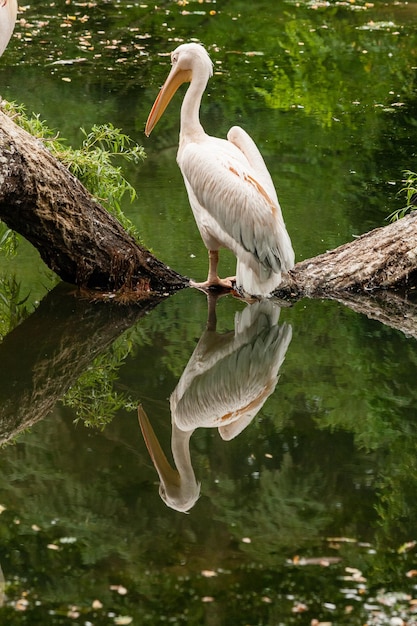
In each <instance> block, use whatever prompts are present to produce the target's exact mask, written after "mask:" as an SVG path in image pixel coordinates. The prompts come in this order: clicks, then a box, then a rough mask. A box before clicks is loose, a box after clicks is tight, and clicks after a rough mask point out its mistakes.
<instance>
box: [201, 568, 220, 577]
mask: <svg viewBox="0 0 417 626" xmlns="http://www.w3.org/2000/svg"><path fill="white" fill-rule="evenodd" d="M201 575H202V576H204V577H205V578H212V577H213V576H217V572H215V571H214V570H211V569H203V571H202V572H201Z"/></svg>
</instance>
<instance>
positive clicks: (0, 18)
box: [0, 0, 17, 56]
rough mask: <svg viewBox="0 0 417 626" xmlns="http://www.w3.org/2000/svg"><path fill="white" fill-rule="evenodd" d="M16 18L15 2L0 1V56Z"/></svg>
mask: <svg viewBox="0 0 417 626" xmlns="http://www.w3.org/2000/svg"><path fill="white" fill-rule="evenodd" d="M16 16H17V2H16V0H0V56H1V55H2V54H3V52H4V51H5V49H6V47H7V44H8V43H9V39H10V37H11V36H12V33H13V29H14V25H15V23H16Z"/></svg>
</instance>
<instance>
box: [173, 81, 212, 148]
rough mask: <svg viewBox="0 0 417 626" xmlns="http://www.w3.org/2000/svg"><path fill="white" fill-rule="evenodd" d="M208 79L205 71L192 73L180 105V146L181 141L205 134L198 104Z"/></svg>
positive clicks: (195, 138) (194, 138)
mask: <svg viewBox="0 0 417 626" xmlns="http://www.w3.org/2000/svg"><path fill="white" fill-rule="evenodd" d="M208 79H209V76H208V74H207V73H201V74H199V73H198V72H195V73H193V77H192V79H191V82H190V86H189V87H188V89H187V92H186V94H185V96H184V100H183V103H182V106H181V129H180V146H181V143H183V142H186V141H190V140H194V141H195V140H198V138H199V137H203V136H204V135H205V132H204V129H203V127H202V125H201V123H200V105H201V99H202V97H203V93H204V90H205V88H206V86H207V81H208Z"/></svg>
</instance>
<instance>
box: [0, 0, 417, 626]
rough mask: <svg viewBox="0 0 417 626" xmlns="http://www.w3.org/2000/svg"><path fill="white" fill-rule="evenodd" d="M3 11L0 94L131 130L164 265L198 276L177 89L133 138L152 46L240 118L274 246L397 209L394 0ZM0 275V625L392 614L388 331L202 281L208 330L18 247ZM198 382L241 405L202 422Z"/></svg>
mask: <svg viewBox="0 0 417 626" xmlns="http://www.w3.org/2000/svg"><path fill="white" fill-rule="evenodd" d="M20 17H21V21H20V23H19V24H18V25H17V27H16V32H15V37H14V38H13V40H12V43H11V45H10V47H9V49H8V51H7V52H6V54H5V55H4V57H3V58H2V60H1V67H0V84H1V93H2V96H3V97H4V98H7V99H9V100H15V101H17V102H23V103H25V105H26V106H27V109H28V111H35V112H36V113H39V114H40V116H41V118H44V119H47V121H48V123H49V125H50V126H51V127H52V128H56V129H58V130H59V131H60V133H62V135H64V136H65V137H66V138H68V141H69V142H70V143H71V144H73V145H77V142H79V141H80V137H81V133H80V131H79V128H80V127H84V128H86V129H87V130H88V129H89V128H90V127H91V125H92V124H94V123H105V122H112V123H113V124H114V125H115V126H117V127H119V128H122V129H123V131H124V132H126V133H127V134H128V135H130V136H131V137H132V138H133V139H134V140H136V141H138V142H139V143H141V144H143V145H144V146H145V148H146V151H147V155H148V158H147V160H146V162H145V163H144V164H143V166H141V167H139V168H136V169H135V170H133V168H132V169H131V170H129V169H127V170H126V176H127V177H128V178H129V180H130V181H131V182H132V184H133V185H134V186H135V188H136V189H137V191H138V199H137V200H136V201H135V202H134V203H133V204H132V205H128V206H126V211H127V213H128V214H129V217H130V218H131V219H132V221H133V222H134V223H135V225H136V226H137V227H138V229H139V231H140V232H141V234H142V236H143V238H144V241H145V242H146V244H147V245H148V246H149V247H151V248H152V249H153V251H154V252H155V254H156V255H157V256H159V257H160V258H161V259H163V260H164V261H165V262H166V263H168V264H169V265H171V266H172V267H174V268H175V269H177V270H178V271H180V272H182V273H183V274H184V275H187V276H192V277H193V278H197V279H202V278H204V276H205V273H206V270H207V258H206V256H207V255H206V251H205V249H204V246H203V244H202V242H201V241H200V238H199V235H198V232H197V229H196V227H195V224H194V222H193V218H192V215H191V211H190V209H189V207H188V201H187V198H186V193H185V190H184V187H183V182H182V179H181V174H180V172H179V171H178V168H177V166H176V164H175V153H176V146H177V138H178V119H179V115H178V114H179V104H180V96H178V97H177V99H176V100H174V101H173V103H172V104H171V106H170V108H169V109H168V111H167V113H166V115H165V116H164V119H163V120H161V122H160V124H159V125H158V127H157V129H155V131H154V133H153V134H152V137H151V138H150V139H146V138H145V137H144V135H143V127H144V123H145V120H146V117H147V114H148V112H149V109H150V107H151V105H152V102H153V99H154V98H155V96H156V93H157V91H158V87H159V86H160V85H161V84H162V82H163V80H164V78H165V76H166V74H167V72H168V69H169V57H167V56H166V53H168V52H169V51H170V50H171V49H172V48H173V47H175V46H176V45H177V42H178V41H183V40H185V41H187V40H189V39H191V38H197V39H198V40H201V41H202V42H203V43H204V44H205V45H206V46H207V47H208V48H209V50H210V53H211V56H212V58H213V60H214V62H215V68H216V71H215V75H214V77H213V79H212V80H211V82H210V84H209V87H208V90H207V93H206V97H205V99H204V101H203V110H202V120H203V123H204V126H205V128H206V129H207V131H208V132H211V133H212V134H216V135H218V136H224V135H225V134H226V132H227V130H228V128H229V127H230V126H231V125H232V124H234V123H239V124H241V125H242V126H244V127H245V128H246V130H248V131H249V132H250V134H251V135H252V136H253V137H254V139H255V141H256V142H257V144H258V145H259V147H260V148H261V150H262V152H263V154H264V155H265V159H266V161H267V164H268V167H269V169H270V171H271V174H272V177H273V179H274V181H275V183H276V186H277V189H278V195H279V198H280V201H281V205H282V209H283V213H284V216H285V220H286V224H287V228H288V231H289V233H290V235H291V237H292V241H293V245H294V248H295V251H296V256H297V260H301V259H304V258H308V257H310V256H313V255H315V254H318V253H320V252H322V251H324V250H326V249H330V248H333V247H335V246H336V245H339V244H341V243H343V242H345V241H349V240H351V239H352V237H354V236H355V235H358V234H360V233H362V232H365V231H366V230H368V229H370V228H372V227H375V226H379V225H382V224H384V222H385V218H386V216H387V215H388V214H389V213H390V212H392V211H393V210H394V209H396V208H398V207H400V206H402V205H403V204H404V201H403V200H401V199H399V198H398V196H397V193H398V191H399V189H400V188H401V186H402V182H401V181H402V178H403V170H405V169H415V132H416V125H417V115H416V104H417V99H416V83H415V71H416V67H417V58H416V57H417V52H416V47H415V38H416V32H417V30H416V28H417V2H408V3H405V2H404V3H403V2H374V3H364V2H297V3H294V2H275V1H274V2H259V3H251V4H248V3H243V2H237V1H230V2H217V3H215V2H190V3H188V4H186V3H174V2H164V3H161V5H159V6H157V7H154V6H153V5H146V4H145V3H141V4H139V3H134V2H132V3H131V2H113V1H109V2H98V3H97V4H94V3H89V4H84V3H74V2H70V3H65V2H55V3H51V4H49V3H43V4H42V5H41V6H40V5H38V6H36V7H35V6H31V5H27V6H22V7H21V13H20ZM221 259H222V261H221V263H222V265H221V273H222V274H223V275H229V274H230V273H232V272H233V271H234V261H233V259H232V258H231V256H230V255H228V254H227V253H224V254H222V257H221ZM0 271H1V277H2V286H3V291H4V295H5V302H4V308H3V309H2V327H3V328H8V327H13V326H14V325H15V324H16V323H17V322H18V321H20V320H21V319H22V318H24V317H26V319H24V320H23V321H22V322H21V323H20V325H18V326H17V327H16V328H15V329H14V330H12V332H10V334H8V335H7V336H6V337H5V338H4V340H3V343H2V344H0V348H1V356H0V359H1V363H2V377H1V383H0V391H1V397H2V403H1V406H2V409H1V412H2V413H1V414H2V424H3V426H2V428H3V431H2V434H3V436H4V438H6V435H5V433H8V432H10V430H13V428H15V430H17V431H19V430H20V429H21V428H22V427H24V426H27V425H31V428H30V430H29V431H26V432H23V434H20V435H19V436H18V437H17V438H15V440H14V445H10V443H9V445H6V446H5V447H4V448H3V449H2V451H1V455H0V465H1V472H0V474H1V479H0V504H1V505H2V508H1V510H2V513H1V517H0V522H1V523H0V564H1V566H2V569H3V574H4V578H5V595H4V598H3V605H2V608H0V623H4V624H30V625H31V626H32V625H34V624H80V625H81V624H82V625H90V624H94V625H99V624H128V623H133V624H146V623H149V624H159V623H160V624H163V623H173V624H216V625H219V624H227V625H229V624H233V625H234V624H236V625H240V624H242V625H243V624H251V625H261V624H262V625H263V624H268V625H271V626H272V625H274V626H275V625H277V624H310V623H315V622H314V620H318V621H321V622H330V623H334V624H336V623H337V624H363V623H369V624H394V623H396V624H400V623H401V622H399V621H397V622H393V621H392V619H397V620H402V619H408V623H409V624H413V623H414V621H413V617H412V615H413V607H414V606H415V605H414V604H413V602H412V600H413V599H414V597H416V595H417V591H416V590H415V585H414V582H413V581H414V574H415V571H416V567H417V564H416V562H415V547H414V540H415V538H416V537H415V528H416V521H417V507H416V504H415V502H416V497H415V493H416V486H417V467H416V435H417V433H416V386H415V381H416V379H417V376H416V374H417V358H416V349H415V340H414V339H411V338H407V337H405V336H404V335H403V334H402V333H401V332H399V331H396V330H394V329H392V328H389V327H387V326H384V325H382V324H381V323H379V322H377V321H374V320H369V319H367V318H366V317H363V316H359V315H357V314H355V313H354V312H352V311H351V310H349V309H347V308H345V307H342V306H341V305H339V304H338V303H336V302H328V301H323V302H321V301H301V302H299V303H297V304H296V305H295V306H293V307H288V308H284V309H282V310H281V311H280V310H279V309H278V308H277V307H276V306H275V305H273V304H272V303H267V304H264V305H263V306H258V305H255V306H253V307H245V306H244V305H243V304H242V303H241V302H239V301H237V300H235V299H233V298H231V297H226V298H221V299H220V300H219V301H218V302H217V306H216V314H217V324H216V327H215V328H214V327H213V325H211V326H210V327H209V329H207V320H208V303H207V300H206V297H205V295H204V294H202V293H200V292H197V291H192V290H185V291H183V292H181V293H178V294H176V295H175V296H174V297H170V298H169V299H166V300H164V301H163V302H161V303H160V304H159V305H158V306H156V307H155V308H153V310H149V311H141V310H140V309H136V310H130V309H129V310H128V311H124V310H120V309H119V308H117V310H114V309H113V310H111V307H107V306H104V307H103V306H102V305H100V304H94V305H92V304H90V303H89V302H86V301H83V300H80V299H79V298H76V297H75V296H74V294H73V293H72V290H71V289H67V288H66V287H64V286H58V287H56V288H54V286H55V284H56V283H57V280H56V278H55V277H54V276H53V275H52V273H51V272H50V271H49V270H47V269H46V268H45V267H44V266H43V265H42V263H41V261H40V260H39V259H38V256H37V253H36V252H35V251H33V250H32V249H31V248H30V247H29V246H28V245H27V244H25V243H24V242H22V244H21V246H20V250H19V254H18V256H16V257H14V258H13V259H5V258H3V257H2V258H1V260H0ZM13 281H14V282H13ZM12 286H13V288H12ZM48 292H49V293H48ZM47 294H48V295H47ZM22 301H24V302H23V304H22ZM40 301H41V303H40V305H39V302H40ZM19 303H20V304H19ZM2 306H3V304H2ZM23 309H24V310H23ZM30 313H32V315H28V314H30ZM4 334H6V333H4ZM259 389H262V390H263V395H262V401H261V402H260V403H259V405H257V404H255V403H254V402H253V397H254V396H255V395H257V392H258V390H259ZM251 394H253V395H251ZM196 398H197V399H198V400H199V405H198V406H196V405H195V401H196ZM203 398H206V400H205V402H204V403H203V401H202V399H203ZM219 399H222V401H223V404H225V405H226V406H227V412H229V413H230V412H232V410H233V407H234V406H235V404H234V403H236V402H240V405H239V406H242V403H243V405H244V406H245V407H246V410H245V411H242V415H241V418H240V419H239V421H238V422H237V423H236V422H235V423H234V424H230V425H229V426H225V425H224V422H222V425H221V428H220V429H219V428H218V426H219V422H218V420H216V417H218V413H217V412H216V403H217V402H218V401H219ZM244 400H245V402H244ZM138 405H141V407H142V411H143V412H144V413H141V415H142V427H143V429H144V432H145V439H146V441H145V439H144V437H143V434H142V432H141V428H140V425H139V422H138V413H137V409H138ZM179 407H180V408H179ZM144 414H146V417H144ZM178 419H183V420H186V421H187V420H188V421H187V424H184V423H183V424H182V426H183V429H185V434H184V432H183V433H182V434H181V433H179V432H178V431H177V429H176V426H175V424H176V423H177V422H178ZM173 420H174V423H173ZM157 442H158V443H157ZM158 446H160V447H158ZM149 452H151V453H152V455H153V458H154V460H155V464H154V463H153V461H152V458H151V455H150V454H149ZM162 455H165V456H166V457H167V461H168V462H169V463H170V464H171V466H174V465H175V464H176V467H177V469H178V471H179V473H180V480H179V478H178V476H173V475H169V476H167V475H166V474H167V471H168V470H166V469H165V470H164V468H163V466H162V465H161V464H160V463H159V464H158V459H162V458H163V456H162ZM158 470H159V473H160V475H161V476H162V481H161V480H160V476H159V475H158ZM161 483H162V490H160V484H161ZM160 494H161V495H162V497H161V495H160ZM167 504H168V506H167ZM3 507H4V510H3ZM177 509H188V510H189V512H188V514H184V512H179V511H178V510H177ZM401 594H402V595H401ZM312 620H313V621H312ZM390 620H391V621H390Z"/></svg>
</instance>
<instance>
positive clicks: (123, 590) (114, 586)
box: [110, 585, 127, 596]
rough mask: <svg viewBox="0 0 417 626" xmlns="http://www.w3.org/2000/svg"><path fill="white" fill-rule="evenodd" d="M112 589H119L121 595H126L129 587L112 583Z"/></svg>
mask: <svg viewBox="0 0 417 626" xmlns="http://www.w3.org/2000/svg"><path fill="white" fill-rule="evenodd" d="M110 589H111V590H112V591H117V593H118V594H120V595H121V596H125V595H126V594H127V589H126V587H123V585H110Z"/></svg>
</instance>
